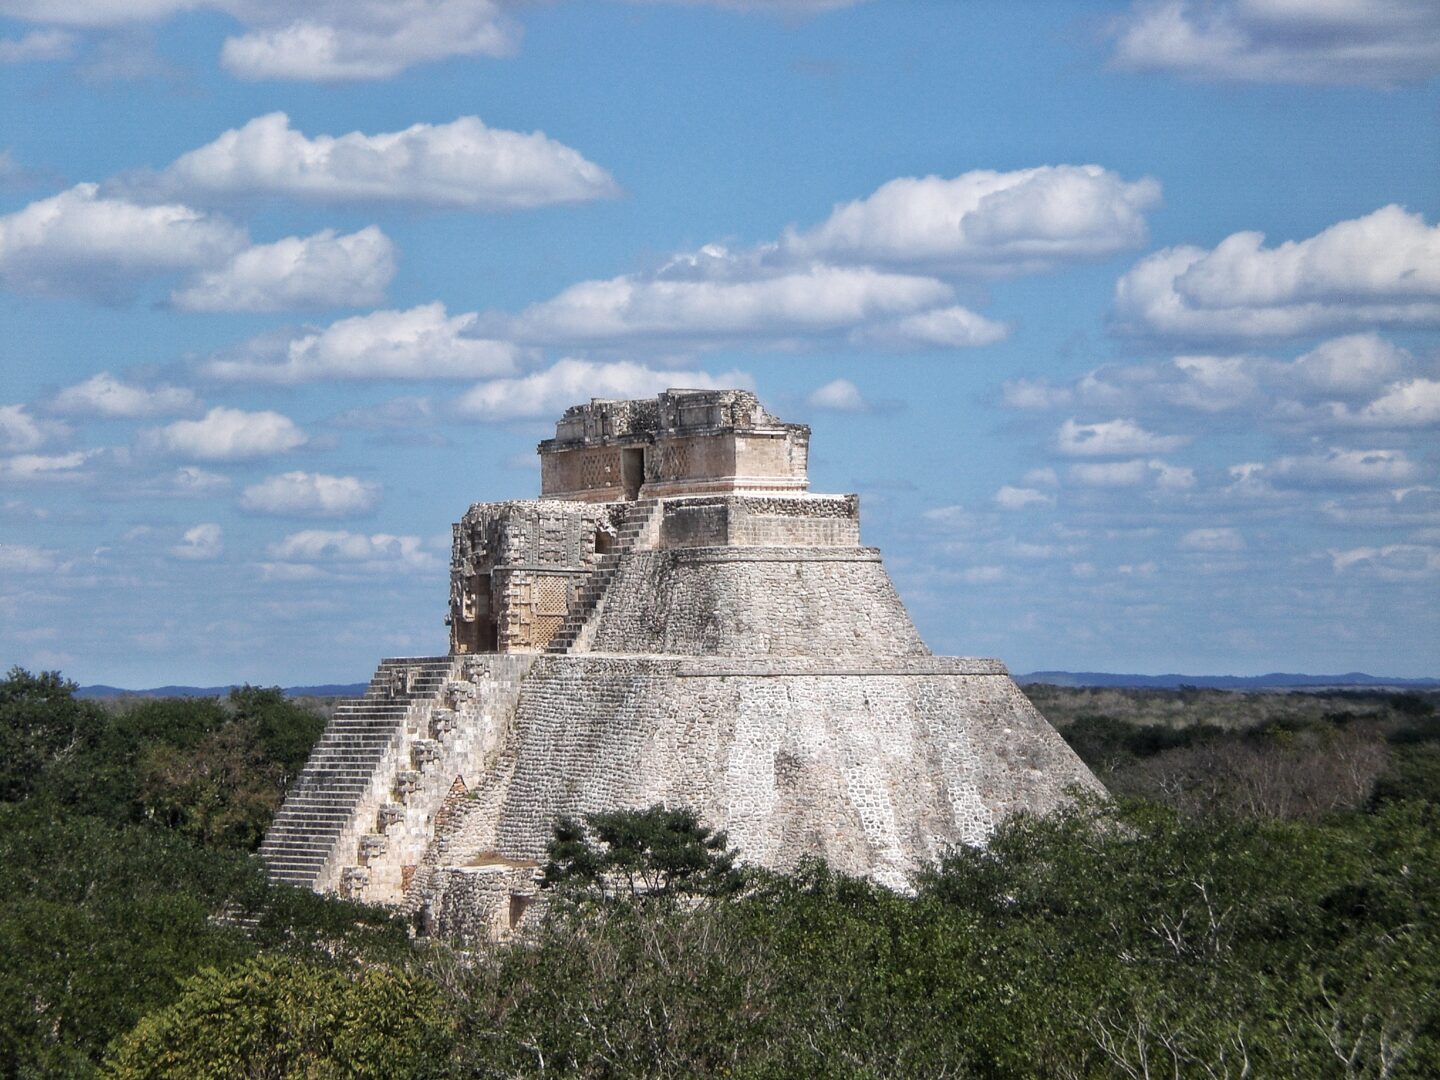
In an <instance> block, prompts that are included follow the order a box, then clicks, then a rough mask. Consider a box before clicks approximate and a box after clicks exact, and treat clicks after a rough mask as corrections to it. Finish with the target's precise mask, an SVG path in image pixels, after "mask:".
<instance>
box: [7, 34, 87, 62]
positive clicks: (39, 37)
mask: <svg viewBox="0 0 1440 1080" xmlns="http://www.w3.org/2000/svg"><path fill="white" fill-rule="evenodd" d="M74 52H75V35H74V34H71V33H67V32H66V31H64V30H32V31H30V33H28V34H25V35H23V36H21V37H18V38H0V64H26V63H31V62H34V61H38V60H66V59H69V57H70V56H72V55H73V54H74Z"/></svg>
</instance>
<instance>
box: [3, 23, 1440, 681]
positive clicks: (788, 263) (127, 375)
mask: <svg viewBox="0 0 1440 1080" xmlns="http://www.w3.org/2000/svg"><path fill="white" fill-rule="evenodd" d="M1437 89H1440V8H1436V7H1435V5H1434V4H1433V3H1431V2H1429V0H1304V2H1301V0H1208V2H1205V3H1200V2H1198V0H1196V2H1190V0H1155V2H1151V0H1142V2H1136V3H1131V2H1128V0H1115V2H1113V3H1103V2H1099V0H1096V2H1092V3H1080V2H1078V0H1076V2H1039V0H1036V2H1027V3H1025V4H1012V3H1001V2H998V0H996V2H985V0H967V2H959V0H950V2H941V0H935V2H919V0H917V2H913V3H910V2H886V0H869V2H864V0H854V2H847V0H768V2H767V0H710V2H707V0H688V2H685V0H673V2H664V0H652V2H639V0H637V2H624V0H613V2H609V0H597V2H591V3H566V2H559V0H557V2H552V3H537V2H519V0H516V2H513V3H512V2H508V0H383V2H382V0H350V2H346V3H340V2H338V0H333V2H321V3H306V4H300V3H297V2H295V0H46V2H44V3H42V2H40V0H0V99H3V102H4V106H3V114H0V115H3V127H0V154H3V156H0V342H3V345H0V357H3V366H0V659H3V660H4V661H5V662H6V663H7V664H9V663H18V664H22V665H25V666H27V667H30V668H53V667H59V668H60V669H62V670H63V671H64V672H65V673H66V674H67V675H69V676H71V677H72V678H75V679H78V680H79V681H81V682H109V683H115V684H120V685H128V686H140V685H153V684H157V683H165V682H182V683H201V684H210V683H222V682H230V681H240V680H248V681H252V682H263V683H284V684H294V683H306V682H323V681H353V680H356V679H360V678H363V677H365V676H366V675H367V673H368V672H369V671H370V670H371V668H372V667H373V664H374V662H375V661H376V660H377V659H378V658H379V657H380V656H382V655H399V654H424V653H433V652H438V651H441V650H443V648H444V643H445V630H444V626H443V624H442V619H443V616H444V608H445V597H446V592H447V589H446V577H447V561H448V543H449V525H450V522H451V521H453V520H455V519H456V518H458V516H459V515H460V514H461V513H462V512H463V510H464V509H465V507H466V506H467V505H468V504H470V503H471V502H477V501H488V500H497V499H506V498H522V497H527V496H530V495H533V494H534V493H535V491H536V489H537V487H538V470H537V469H536V467H535V460H534V453H533V450H534V444H535V443H536V441H538V440H539V439H540V438H543V437H545V435H546V434H547V432H548V431H549V430H550V425H551V424H552V423H553V420H554V418H555V416H556V415H558V413H559V412H560V411H561V410H562V409H563V408H564V407H565V406H566V405H568V404H571V403H574V402H577V401H580V400H583V399H585V398H587V397H589V396H591V395H597V396H609V397H617V396H642V395H648V394H651V393H654V392H655V391H656V390H658V389H661V388H664V387H666V386H673V385H746V386H752V387H754V388H755V389H756V390H758V392H759V393H760V395H761V397H762V399H763V400H765V401H766V402H767V404H768V405H769V406H770V407H771V409H772V410H773V411H775V412H778V413H779V414H780V415H782V416H783V417H784V418H786V419H789V420H801V421H804V422H807V423H809V424H811V425H812V426H813V428H814V436H813V441H812V467H811V477H812V487H813V488H814V489H815V490H819V491H858V492H860V494H861V501H862V512H863V515H864V518H863V522H864V534H865V539H866V542H867V543H871V544H875V545H878V546H879V547H881V548H882V550H883V551H884V553H885V556H886V561H887V565H888V567H889V569H890V572H891V574H892V576H893V577H894V578H895V580H896V583H897V585H898V587H899V588H900V591H901V593H902V595H903V596H904V598H905V600H906V602H907V603H908V604H909V606H910V608H911V611H912V613H913V614H914V616H915V618H916V621H917V622H918V624H919V626H920V629H921V631H922V633H923V634H924V635H925V637H926V640H927V642H928V643H929V644H930V645H931V647H932V648H934V649H935V650H936V651H937V652H941V653H947V654H960V655H989V656H998V657H1000V658H1002V659H1004V660H1005V661H1006V662H1008V663H1009V664H1010V665H1011V667H1012V669H1014V670H1017V671H1027V670H1034V669H1040V668H1069V669H1098V670H1111V671H1141V672H1161V671H1181V672H1191V673H1218V672H1234V673H1241V674H1252V673H1260V672H1265V671H1272V670H1291V671H1310V672H1333V671H1347V670H1357V669H1358V670H1368V671H1372V672H1376V673H1382V674H1393V675H1410V676H1415V675H1434V674H1436V673H1437V659H1440V616H1437V605H1436V603H1435V599H1436V584H1437V581H1440V447H1437V444H1436V440H1435V431H1436V428H1437V426H1440V333H1437V331H1440V108H1437V106H1440V95H1437Z"/></svg>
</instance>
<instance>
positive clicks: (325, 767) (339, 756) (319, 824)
mask: <svg viewBox="0 0 1440 1080" xmlns="http://www.w3.org/2000/svg"><path fill="white" fill-rule="evenodd" d="M457 663H458V658H457V657H453V656H437V657H413V658H402V659H395V660H385V661H382V662H381V664H380V667H379V668H378V670H376V672H375V676H374V678H372V679H371V680H370V686H369V688H368V689H367V690H366V691H365V696H364V697H360V698H355V699H353V700H350V701H346V702H344V703H342V704H341V705H340V706H339V708H338V709H336V711H335V715H334V716H333V717H332V718H331V720H330V722H329V723H328V724H327V725H326V727H325V732H324V734H323V735H321V736H320V741H319V742H318V743H316V744H315V748H314V749H313V750H312V751H311V752H310V759H309V760H308V761H307V762H306V763H305V768H304V769H303V770H302V771H301V773H300V775H299V777H297V778H296V780H295V783H294V785H292V786H291V788H290V791H289V793H288V794H287V795H286V797H285V805H284V806H282V807H281V809H280V812H279V813H278V814H277V815H276V816H275V820H274V821H273V822H272V823H271V825H270V829H269V831H268V832H267V833H266V834H265V841H264V843H262V844H261V845H260V858H261V860H262V861H263V862H264V863H265V867H266V869H267V871H268V872H269V874H270V877H271V879H272V880H274V881H281V882H285V883H287V884H290V885H298V886H301V887H303V888H310V889H314V888H320V887H323V886H324V885H325V878H326V876H327V875H326V870H327V863H329V861H330V860H331V858H332V856H334V855H338V856H339V857H340V858H341V859H343V860H344V861H346V862H349V861H351V859H352V858H353V853H348V854H347V853H344V852H340V853H337V852H336V851H335V848H336V845H337V843H338V842H339V841H340V840H341V839H342V837H343V836H344V834H345V832H346V829H347V826H349V825H350V824H351V822H352V820H353V819H354V818H355V816H356V814H357V812H359V811H361V810H362V809H363V804H364V803H365V802H366V801H367V797H369V796H371V795H372V793H373V790H374V786H375V784H376V782H377V780H378V781H380V782H384V781H386V780H388V779H389V777H388V770H382V765H383V764H384V762H385V759H386V758H387V757H392V756H395V755H397V754H399V753H401V752H402V751H403V749H404V746H405V744H406V743H407V741H410V740H409V738H408V736H409V732H408V730H407V729H408V727H409V726H410V724H411V721H412V710H413V709H414V708H415V706H416V705H418V704H421V703H425V702H430V701H433V700H434V699H435V698H436V697H437V696H438V695H439V694H440V692H441V690H442V689H443V688H444V687H445V685H446V683H447V682H449V681H450V680H451V678H452V677H453V676H454V674H455V671H456V667H457ZM382 771H383V772H384V773H385V775H381V774H382Z"/></svg>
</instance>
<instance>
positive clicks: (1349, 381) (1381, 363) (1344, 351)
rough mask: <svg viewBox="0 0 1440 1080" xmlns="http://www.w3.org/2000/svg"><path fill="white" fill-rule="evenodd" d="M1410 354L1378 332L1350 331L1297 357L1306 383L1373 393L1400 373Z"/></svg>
mask: <svg viewBox="0 0 1440 1080" xmlns="http://www.w3.org/2000/svg"><path fill="white" fill-rule="evenodd" d="M1409 362H1410V354H1409V353H1408V352H1406V351H1405V350H1404V349H1402V348H1400V347H1399V346H1398V345H1395V344H1393V343H1391V342H1389V341H1386V340H1385V339H1384V338H1382V337H1381V336H1380V335H1379V334H1375V333H1365V334H1347V335H1346V336H1344V337H1338V338H1331V339H1330V340H1329V341H1323V342H1321V343H1320V344H1319V345H1317V346H1315V348H1313V349H1311V350H1310V351H1309V352H1307V353H1305V354H1304V355H1302V356H1299V357H1297V358H1296V359H1295V362H1294V364H1295V366H1294V372H1295V375H1296V376H1297V378H1298V381H1299V382H1300V383H1301V384H1303V385H1304V386H1306V387H1308V388H1310V389H1312V390H1315V391H1317V392H1319V393H1324V394H1336V395H1340V396H1342V397H1343V396H1347V395H1353V394H1371V393H1374V392H1375V390H1376V389H1378V388H1379V387H1381V386H1384V385H1386V384H1387V383H1389V382H1391V381H1392V380H1394V379H1395V378H1397V377H1398V376H1400V375H1401V374H1402V373H1403V372H1404V371H1405V369H1406V367H1407V366H1408V365H1409Z"/></svg>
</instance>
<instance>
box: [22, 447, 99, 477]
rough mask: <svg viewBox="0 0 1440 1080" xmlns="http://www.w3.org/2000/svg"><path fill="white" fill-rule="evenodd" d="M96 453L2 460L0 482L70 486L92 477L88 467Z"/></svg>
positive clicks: (75, 451)
mask: <svg viewBox="0 0 1440 1080" xmlns="http://www.w3.org/2000/svg"><path fill="white" fill-rule="evenodd" d="M96 453H97V451H94V450H72V451H70V452H69V453H68V454H16V455H15V456H14V457H8V458H0V480H12V481H16V482H18V483H40V484H43V483H56V482H58V483H70V482H74V481H78V480H86V479H88V478H89V476H88V474H87V473H86V472H85V471H84V469H85V466H86V464H88V463H89V462H90V460H91V459H92V458H94V457H95V456H96Z"/></svg>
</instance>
